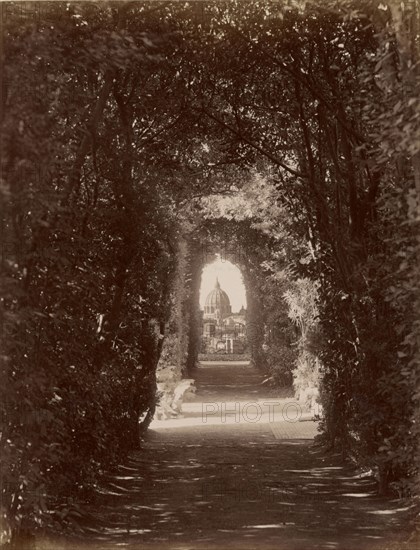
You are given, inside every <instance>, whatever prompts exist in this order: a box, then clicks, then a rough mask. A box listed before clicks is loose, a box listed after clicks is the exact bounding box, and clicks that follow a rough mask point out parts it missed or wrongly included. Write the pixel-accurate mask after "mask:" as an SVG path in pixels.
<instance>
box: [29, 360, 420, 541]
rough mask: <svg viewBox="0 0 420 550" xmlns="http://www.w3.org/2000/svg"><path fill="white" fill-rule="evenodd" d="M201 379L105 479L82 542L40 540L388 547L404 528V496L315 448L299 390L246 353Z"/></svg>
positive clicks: (208, 369)
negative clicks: (278, 382)
mask: <svg viewBox="0 0 420 550" xmlns="http://www.w3.org/2000/svg"><path fill="white" fill-rule="evenodd" d="M196 380H197V386H198V392H197V395H196V396H195V398H194V400H193V401H192V402H190V403H187V404H185V405H184V407H183V411H184V418H181V419H177V420H173V421H161V422H155V423H154V424H153V425H152V427H151V429H150V431H149V434H148V436H147V439H146V441H145V444H144V449H143V450H142V451H141V452H138V453H135V454H133V455H132V456H131V457H130V459H129V460H127V462H126V463H125V464H123V465H121V466H120V467H119V468H118V471H117V472H115V474H113V475H109V476H108V477H107V478H106V479H104V481H103V485H102V487H101V490H100V495H99V496H98V502H97V504H96V505H95V506H94V507H93V506H91V507H90V508H87V509H86V511H85V512H86V514H87V518H88V520H87V521H85V528H86V532H85V534H84V535H83V542H82V541H81V539H80V538H79V539H75V538H72V539H69V538H67V540H63V538H55V537H52V536H49V537H48V538H45V537H44V538H42V540H41V539H40V540H38V542H37V548H40V549H41V548H42V549H48V550H49V549H53V548H54V550H61V549H66V550H67V549H72V550H73V549H74V550H76V549H79V548H80V549H82V548H83V549H85V548H92V549H93V548H94V549H95V550H99V549H102V548H103V549H109V548H125V547H128V548H131V549H134V548H136V549H141V548H145V549H156V550H160V549H162V550H166V549H174V550H175V549H177V550H196V549H197V550H198V549H205V548H207V549H215V548H218V549H239V548H241V549H257V548H258V549H264V550H265V549H267V550H268V549H276V550H289V549H290V550H292V549H293V550H309V549H311V550H312V549H339V550H355V549H357V550H361V549H381V550H383V549H385V548H388V546H392V545H393V541H395V540H398V539H403V538H406V537H407V534H406V532H404V530H402V527H403V526H404V524H405V522H406V518H407V513H408V512H407V510H406V507H404V505H403V504H402V503H401V502H399V501H396V500H386V499H383V498H379V497H377V496H375V483H374V481H373V480H372V479H369V478H360V477H358V476H357V475H355V473H354V472H353V471H352V470H351V469H350V468H349V467H348V466H343V464H342V463H341V462H340V460H339V457H334V456H329V455H325V454H324V453H323V452H322V451H321V450H320V449H319V448H317V447H316V446H315V445H314V444H313V440H312V438H313V436H314V435H315V433H316V423H315V422H313V421H311V420H309V419H308V418H307V417H306V416H305V414H304V412H303V411H300V410H299V408H298V405H297V404H296V403H293V398H291V397H287V394H283V395H281V396H280V397H279V398H276V396H275V395H273V394H272V392H270V391H269V390H267V389H265V388H266V386H264V385H261V382H262V377H261V375H260V374H259V373H258V372H256V371H254V370H253V369H252V368H251V367H249V366H248V365H247V364H238V363H227V364H218V365H215V364H204V365H202V366H200V367H199V368H198V369H197V377H196ZM412 547H413V548H414V547H415V545H413V546H412Z"/></svg>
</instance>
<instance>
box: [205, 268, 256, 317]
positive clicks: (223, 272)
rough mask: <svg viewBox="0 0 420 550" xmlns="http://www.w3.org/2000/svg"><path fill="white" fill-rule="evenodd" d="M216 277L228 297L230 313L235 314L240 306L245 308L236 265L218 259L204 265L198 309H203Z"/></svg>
mask: <svg viewBox="0 0 420 550" xmlns="http://www.w3.org/2000/svg"><path fill="white" fill-rule="evenodd" d="M216 277H218V278H219V283H220V286H221V287H222V290H224V291H225V292H226V294H227V295H228V296H229V299H230V305H231V306H232V312H233V313H237V312H238V311H239V310H240V309H241V307H242V306H244V308H246V296H245V286H244V283H243V281H242V275H241V271H240V270H239V268H238V267H236V265H234V264H232V263H231V262H229V261H227V260H223V261H222V260H221V259H220V258H219V259H217V260H216V261H215V262H213V263H211V264H208V265H206V266H205V267H204V269H203V273H202V276H201V288H200V308H201V309H203V308H204V304H205V301H206V298H207V295H208V293H209V292H211V291H212V290H213V289H214V285H215V282H216Z"/></svg>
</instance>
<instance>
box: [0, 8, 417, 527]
mask: <svg viewBox="0 0 420 550" xmlns="http://www.w3.org/2000/svg"><path fill="white" fill-rule="evenodd" d="M199 8H200V9H197V6H196V5H195V4H194V3H192V4H183V3H174V4H170V3H166V2H162V3H160V2H156V3H147V2H145V3H116V4H113V3H109V4H105V3H102V4H96V3H53V4H51V5H50V3H48V4H47V3H46V4H45V8H44V9H43V11H42V13H41V14H40V16H36V17H34V18H31V17H27V16H25V17H22V12H21V10H20V9H18V8H17V6H16V4H13V3H7V4H6V6H5V7H4V8H3V9H6V12H5V13H3V15H4V17H3V20H4V22H5V30H6V32H5V41H4V60H3V61H4V72H5V80H4V83H3V93H2V102H3V105H2V108H3V109H2V111H3V116H2V183H1V188H0V200H1V205H2V239H3V250H2V277H1V292H2V310H1V332H2V340H3V344H4V345H2V384H1V392H2V395H1V397H2V399H1V406H2V428H1V454H2V459H3V468H4V474H3V476H2V491H3V496H2V506H3V510H2V513H5V514H6V515H7V520H8V525H9V527H10V529H11V530H12V531H13V534H14V536H17V534H18V533H19V532H22V531H27V530H33V529H34V528H35V527H36V526H39V525H41V524H42V523H43V522H45V521H46V518H47V517H48V521H51V518H53V521H66V520H69V519H71V514H72V513H74V509H73V508H72V506H71V505H70V504H66V498H67V497H74V496H75V494H76V495H77V496H78V497H80V498H89V488H91V487H92V485H93V484H94V483H95V479H96V478H97V475H98V474H99V473H100V472H101V471H102V470H103V469H104V468H106V467H109V466H110V465H111V464H112V463H114V462H115V461H116V460H117V459H119V458H120V457H121V456H123V455H124V454H126V453H127V452H128V451H129V450H130V449H133V448H135V447H136V446H138V444H139V437H140V435H141V430H142V428H144V427H145V426H146V425H147V422H148V420H150V418H151V415H152V414H153V409H154V404H155V387H156V383H155V371H156V368H157V365H158V363H159V359H160V358H161V363H162V362H163V363H165V362H166V363H168V364H170V363H172V362H174V363H176V364H177V366H178V367H179V368H180V370H181V371H183V372H184V373H187V372H188V373H190V374H191V373H192V372H193V369H194V366H195V363H196V359H197V354H198V352H199V349H200V343H199V337H200V334H199V330H200V324H199V312H198V309H197V308H198V292H199V284H200V283H199V280H200V272H201V269H202V267H203V265H204V263H205V261H206V258H205V257H203V246H207V243H210V245H211V246H213V247H214V250H213V252H215V251H216V252H217V247H220V246H221V243H222V242H223V238H224V237H223V235H226V234H228V235H229V241H228V245H229V247H231V248H232V247H235V248H236V250H239V251H240V255H241V257H240V258H239V259H237V261H235V263H237V265H239V267H240V268H241V270H242V273H243V275H244V280H245V283H246V288H247V302H248V310H249V319H248V322H249V323H250V326H249V334H250V344H251V354H252V359H253V361H254V362H255V364H256V365H257V366H258V367H259V368H262V369H267V370H269V371H270V372H271V374H272V375H273V377H274V378H276V379H277V381H278V382H279V383H281V384H289V383H290V382H291V380H292V379H291V376H292V375H291V371H292V368H293V365H294V361H295V360H296V356H297V354H298V353H300V357H301V358H302V357H303V355H304V354H305V353H309V352H310V353H311V354H312V356H311V359H310V361H314V364H315V359H316V360H317V361H318V363H317V364H321V365H322V367H321V376H322V394H323V403H324V410H325V418H324V436H323V437H324V439H325V440H326V442H328V444H330V445H333V446H335V447H338V448H340V449H341V450H342V452H343V454H344V455H345V456H347V457H351V458H352V459H353V460H354V461H355V462H356V463H357V464H359V465H366V466H368V467H373V468H376V469H377V471H378V472H379V478H380V482H381V489H383V490H385V489H386V487H387V484H388V483H389V482H397V484H396V485H395V486H396V487H398V488H399V490H400V491H407V492H415V490H416V489H415V480H416V475H417V472H416V464H417V462H418V458H419V454H418V453H419V451H418V449H419V443H418V441H419V436H420V434H419V404H420V403H419V401H420V375H419V368H418V359H419V355H418V353H419V351H418V343H419V330H420V324H419V318H418V304H419V288H418V263H419V239H418V216H419V190H420V161H419V155H420V146H419V142H420V138H419V133H420V99H419V96H420V94H419V69H418V67H419V34H418V33H419V31H418V27H419V24H418V23H419V13H418V7H416V5H415V4H413V5H411V4H410V6H408V7H406V8H404V6H403V5H402V4H398V5H397V4H395V5H394V3H393V2H390V3H389V5H388V4H387V3H386V2H385V3H379V2H375V1H374V0H372V1H369V2H362V3H357V2H350V1H344V0H343V1H342V2H332V1H331V2H321V0H320V1H319V2H318V1H316V0H313V1H312V2H308V3H307V5H306V8H305V7H304V6H303V4H302V5H300V3H296V2H293V1H291V2H286V1H285V2H284V3H283V4H281V3H267V2H252V3H250V2H249V3H248V2H231V3H227V4H222V3H209V4H207V3H206V4H205V5H204V9H203V4H202V3H200V7H199ZM404 10H405V11H404ZM252 170H254V171H252ZM255 173H259V174H261V175H262V176H261V177H262V179H261V181H260V183H259V182H258V178H257V179H255V178H256V176H255ZM263 181H265V182H269V186H268V188H269V192H268V194H261V196H260V194H259V191H258V189H259V188H261V189H263ZM249 182H251V184H249ZM248 184H249V185H248ZM260 184H261V185H260ZM247 185H248V187H247ZM259 185H260V187H259ZM416 185H417V186H416ZM241 193H242V195H241ZM221 196H222V197H224V200H225V201H227V202H225V207H224V210H223V208H222V209H221V210H220V212H219V213H218V214H217V215H215V209H214V208H213V206H212V205H213V204H215V203H217V204H219V203H220V197H221ZM240 196H242V199H243V200H245V201H248V202H245V203H244V202H240V201H239V202H237V203H234V204H233V205H231V208H230V210H229V208H226V204H227V205H228V206H229V204H230V203H229V200H230V199H231V198H232V197H233V198H234V199H235V198H236V199H238V197H240ZM206 200H207V202H206ZM215 201H216V202H215ZM244 204H249V205H250V206H249V211H246V212H245V210H246V207H245V206H244ZM216 210H217V209H216ZM212 212H213V214H211V215H210V213H212ZM286 268H287V269H286ZM299 280H301V281H305V280H306V281H311V282H312V284H313V285H315V286H313V287H312V288H315V287H316V288H317V308H318V314H319V319H317V321H319V327H318V328H317V329H316V330H319V331H320V332H319V333H316V332H315V329H314V332H313V334H319V335H320V334H321V331H322V338H321V337H319V342H318V344H319V346H318V347H317V348H316V349H315V348H314V349H312V348H311V346H310V337H309V336H308V337H307V338H306V339H305V338H302V330H301V333H300V334H296V333H295V331H294V329H293V326H292V323H291V322H289V321H288V320H287V315H288V313H290V311H288V308H287V300H286V301H285V294H286V295H287V292H288V291H295V292H297V295H299V292H300V291H299V284H297V286H296V285H295V286H294V283H296V282H297V281H299ZM292 283H293V284H292ZM289 297H290V294H289ZM289 306H290V303H289ZM292 320H293V319H292ZM313 321H314V319H312V320H311V319H310V322H311V323H313ZM311 326H312V325H311ZM268 327H269V328H268ZM312 328H313V327H312ZM165 333H166V334H167V336H168V338H167V339H166V343H164V338H163V337H164V335H165ZM299 338H300V340H299ZM296 340H299V342H300V345H301V348H300V351H299V349H297V348H296V346H295V347H293V345H292V344H293V342H295V341H296ZM165 346H166V347H165ZM162 349H163V355H162V356H161V353H162ZM302 354H303V355H302ZM311 364H312V363H311ZM47 510H54V511H55V513H54V514H50V513H47Z"/></svg>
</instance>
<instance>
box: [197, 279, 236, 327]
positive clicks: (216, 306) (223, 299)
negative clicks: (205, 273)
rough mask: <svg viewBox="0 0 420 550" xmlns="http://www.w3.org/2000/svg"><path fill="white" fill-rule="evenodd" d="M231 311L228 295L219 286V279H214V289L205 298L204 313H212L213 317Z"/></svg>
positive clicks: (221, 315) (224, 314) (228, 313)
mask: <svg viewBox="0 0 420 550" xmlns="http://www.w3.org/2000/svg"><path fill="white" fill-rule="evenodd" d="M231 313H232V308H231V306H230V300H229V296H228V295H227V294H226V292H225V291H224V290H222V289H221V288H220V283H219V280H218V279H216V284H215V285H214V289H213V290H212V291H211V292H210V293H209V295H208V296H207V298H206V304H205V306H204V314H207V315H214V316H215V317H222V318H223V317H225V316H226V315H230V314H231Z"/></svg>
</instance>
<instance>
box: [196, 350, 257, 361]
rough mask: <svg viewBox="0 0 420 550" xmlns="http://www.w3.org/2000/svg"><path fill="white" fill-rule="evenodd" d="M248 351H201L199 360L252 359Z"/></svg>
mask: <svg viewBox="0 0 420 550" xmlns="http://www.w3.org/2000/svg"><path fill="white" fill-rule="evenodd" d="M250 359H251V356H250V355H249V354H248V353H226V352H224V353H199V354H198V360H199V361H250Z"/></svg>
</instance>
